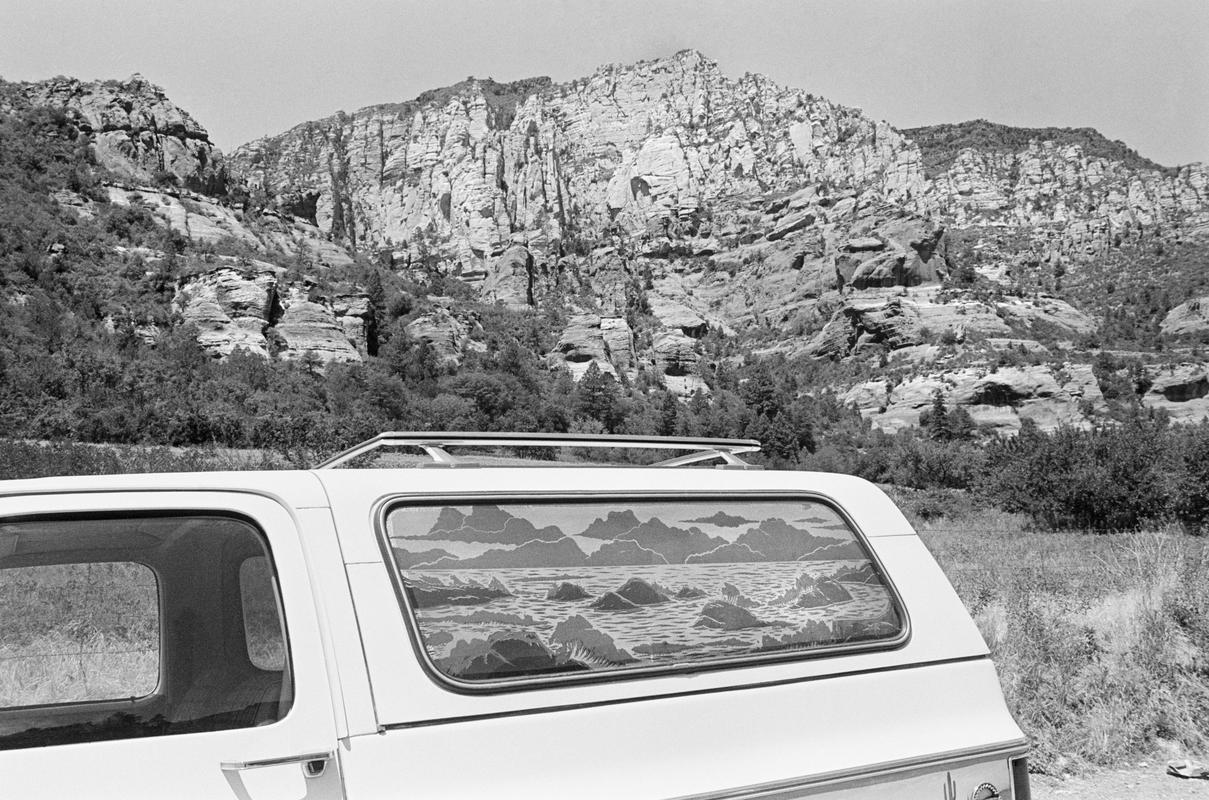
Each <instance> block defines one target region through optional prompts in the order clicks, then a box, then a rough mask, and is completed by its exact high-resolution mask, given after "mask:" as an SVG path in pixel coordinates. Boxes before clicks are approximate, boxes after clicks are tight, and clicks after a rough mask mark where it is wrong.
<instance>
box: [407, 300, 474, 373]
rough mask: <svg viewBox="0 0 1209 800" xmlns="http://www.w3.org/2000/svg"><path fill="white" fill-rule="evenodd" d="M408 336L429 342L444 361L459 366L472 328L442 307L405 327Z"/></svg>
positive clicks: (435, 308) (438, 306)
mask: <svg viewBox="0 0 1209 800" xmlns="http://www.w3.org/2000/svg"><path fill="white" fill-rule="evenodd" d="M405 330H406V331H407V335H408V336H410V337H412V338H413V339H417V340H421V341H424V342H427V343H428V344H429V346H431V347H432V348H433V349H434V350H435V351H436V353H437V355H438V356H439V357H440V359H441V360H442V361H445V362H449V363H452V364H455V365H456V364H459V363H461V360H462V352H463V350H464V349H465V348H466V346H467V345H468V343H469V339H470V332H471V326H470V325H469V324H467V322H466V320H464V319H461V318H460V317H458V316H455V315H454V314H453V313H451V311H450V310H449V309H448V308H446V307H444V306H441V305H436V306H434V307H433V308H432V310H431V311H428V312H426V313H424V314H421V315H419V316H418V317H416V318H415V319H413V320H412V321H411V322H409V323H407V326H406V327H405Z"/></svg>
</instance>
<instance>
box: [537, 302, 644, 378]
mask: <svg viewBox="0 0 1209 800" xmlns="http://www.w3.org/2000/svg"><path fill="white" fill-rule="evenodd" d="M550 359H551V362H552V363H553V364H555V365H557V366H561V367H564V368H566V369H567V370H569V371H570V372H571V375H572V376H573V377H574V378H575V379H576V380H579V379H580V378H581V377H583V374H584V373H585V372H587V370H588V367H589V366H591V365H592V364H596V367H597V369H599V370H600V371H601V372H607V373H609V374H610V375H617V374H618V373H619V371H630V370H632V369H633V368H634V367H635V366H636V364H637V361H636V359H635V355H634V333H633V331H631V330H630V325H629V323H627V322H626V321H625V319H624V318H622V317H601V316H598V315H596V314H579V315H576V316H574V317H572V318H571V319H570V320H569V321H568V323H567V327H566V328H565V329H564V330H563V333H562V336H560V337H559V340H558V344H557V345H555V348H554V352H553V353H551V354H550Z"/></svg>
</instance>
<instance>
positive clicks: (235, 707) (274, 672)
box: [0, 514, 293, 750]
mask: <svg viewBox="0 0 1209 800" xmlns="http://www.w3.org/2000/svg"><path fill="white" fill-rule="evenodd" d="M280 608H281V606H280V602H279V598H278V595H277V587H276V582H275V580H274V573H273V565H272V559H271V557H270V555H269V553H268V550H267V545H266V542H265V540H264V537H263V535H262V534H261V533H260V531H259V530H258V529H257V528H256V527H255V526H254V525H252V524H251V523H250V522H247V521H245V520H243V519H238V518H235V517H227V516H220V515H198V514H180V515H171V516H168V515H164V516H134V517H116V516H115V517H105V518H93V519H89V518H83V517H79V516H72V517H56V518H45V519H21V520H0V750H2V749H13V748H22V747H40V746H47V745H56V744H69V743H76V742H86V741H97V740H105V739H125V738H136V737H146V736H164V735H173V734H180V733H201V732H207V731H219V730H228V729H233V728H243V727H252V726H256V725H264V724H268V723H272V722H275V721H277V720H278V719H281V718H282V717H283V716H284V715H285V714H286V713H287V712H288V711H289V708H290V705H291V700H292V697H293V692H292V687H291V682H290V672H289V667H288V665H289V654H288V645H287V639H286V637H285V633H284V632H285V624H284V621H283V619H282V614H281V611H280Z"/></svg>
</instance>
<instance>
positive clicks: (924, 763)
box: [669, 739, 1029, 800]
mask: <svg viewBox="0 0 1209 800" xmlns="http://www.w3.org/2000/svg"><path fill="white" fill-rule="evenodd" d="M1028 747H1029V742H1028V739H1014V740H1012V741H1007V742H998V743H995V744H989V745H981V746H978V747H966V748H962V749H960V750H949V751H947V752H944V753H930V754H928V755H924V756H916V757H913V758H904V759H898V760H895V761H886V762H883V763H881V764H871V765H868V766H861V767H850V768H848V769H842V770H835V771H832V772H823V773H819V774H817V775H808V776H802V777H800V778H789V779H787V780H783V781H773V782H771V783H762V784H754V785H751V786H741V787H737V788H734V789H723V790H721V791H718V792H706V793H705V794H693V795H681V796H679V797H675V798H669V800H755V799H756V798H762V799H763V800H775V798H778V797H782V798H785V800H788V798H789V797H790V796H792V797H795V798H797V797H805V796H808V795H813V794H820V793H822V792H825V791H830V790H833V789H836V788H837V785H842V784H846V783H852V782H854V781H860V782H861V783H862V784H866V785H867V784H870V783H874V782H876V781H877V780H879V779H881V778H911V777H914V776H916V775H923V774H927V773H929V772H932V771H933V770H936V769H940V768H943V769H957V768H959V767H964V766H968V765H970V764H972V763H977V762H979V761H986V760H988V759H994V758H1003V759H1009V758H1014V757H1016V756H1020V755H1023V754H1024V753H1027V752H1028ZM789 793H792V794H789ZM1005 800H1006V798H1005Z"/></svg>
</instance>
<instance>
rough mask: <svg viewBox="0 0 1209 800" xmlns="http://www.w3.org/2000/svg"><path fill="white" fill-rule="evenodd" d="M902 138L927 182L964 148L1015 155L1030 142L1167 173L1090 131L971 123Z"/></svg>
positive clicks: (909, 133)
mask: <svg viewBox="0 0 1209 800" xmlns="http://www.w3.org/2000/svg"><path fill="white" fill-rule="evenodd" d="M903 134H904V135H906V136H907V137H908V138H910V139H911V140H912V141H913V142H915V143H916V144H917V145H919V149H920V151H921V152H922V153H923V162H924V174H926V175H927V176H928V177H929V178H935V177H936V176H937V175H941V174H943V173H945V172H946V171H947V170H948V169H949V167H951V166H952V165H953V162H954V161H956V160H957V156H958V155H959V154H960V153H961V151H962V150H965V149H966V148H972V149H974V150H978V151H980V152H984V153H1018V152H1020V151H1021V150H1026V149H1028V146H1029V142H1034V141H1036V142H1053V143H1055V144H1057V145H1075V146H1077V147H1078V148H1079V149H1080V150H1082V151H1083V154H1084V155H1085V156H1088V157H1090V158H1102V159H1104V160H1106V161H1115V162H1118V163H1120V164H1122V165H1124V166H1126V167H1128V168H1129V169H1132V170H1154V171H1163V170H1165V169H1167V168H1165V167H1162V166H1160V165H1158V164H1156V163H1155V162H1153V161H1151V160H1150V159H1148V158H1143V157H1142V156H1140V155H1138V153H1137V151H1135V150H1133V149H1132V148H1130V147H1129V146H1128V145H1126V144H1125V143H1124V142H1120V141H1115V140H1111V139H1108V138H1106V137H1105V136H1103V135H1102V134H1101V133H1100V132H1099V131H1097V130H1095V129H1094V128H1018V127H1013V126H1011V125H999V124H997V123H994V122H988V121H987V120H985V119H975V120H970V121H968V122H957V123H947V124H943V125H926V126H924V127H922V128H904V129H903Z"/></svg>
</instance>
